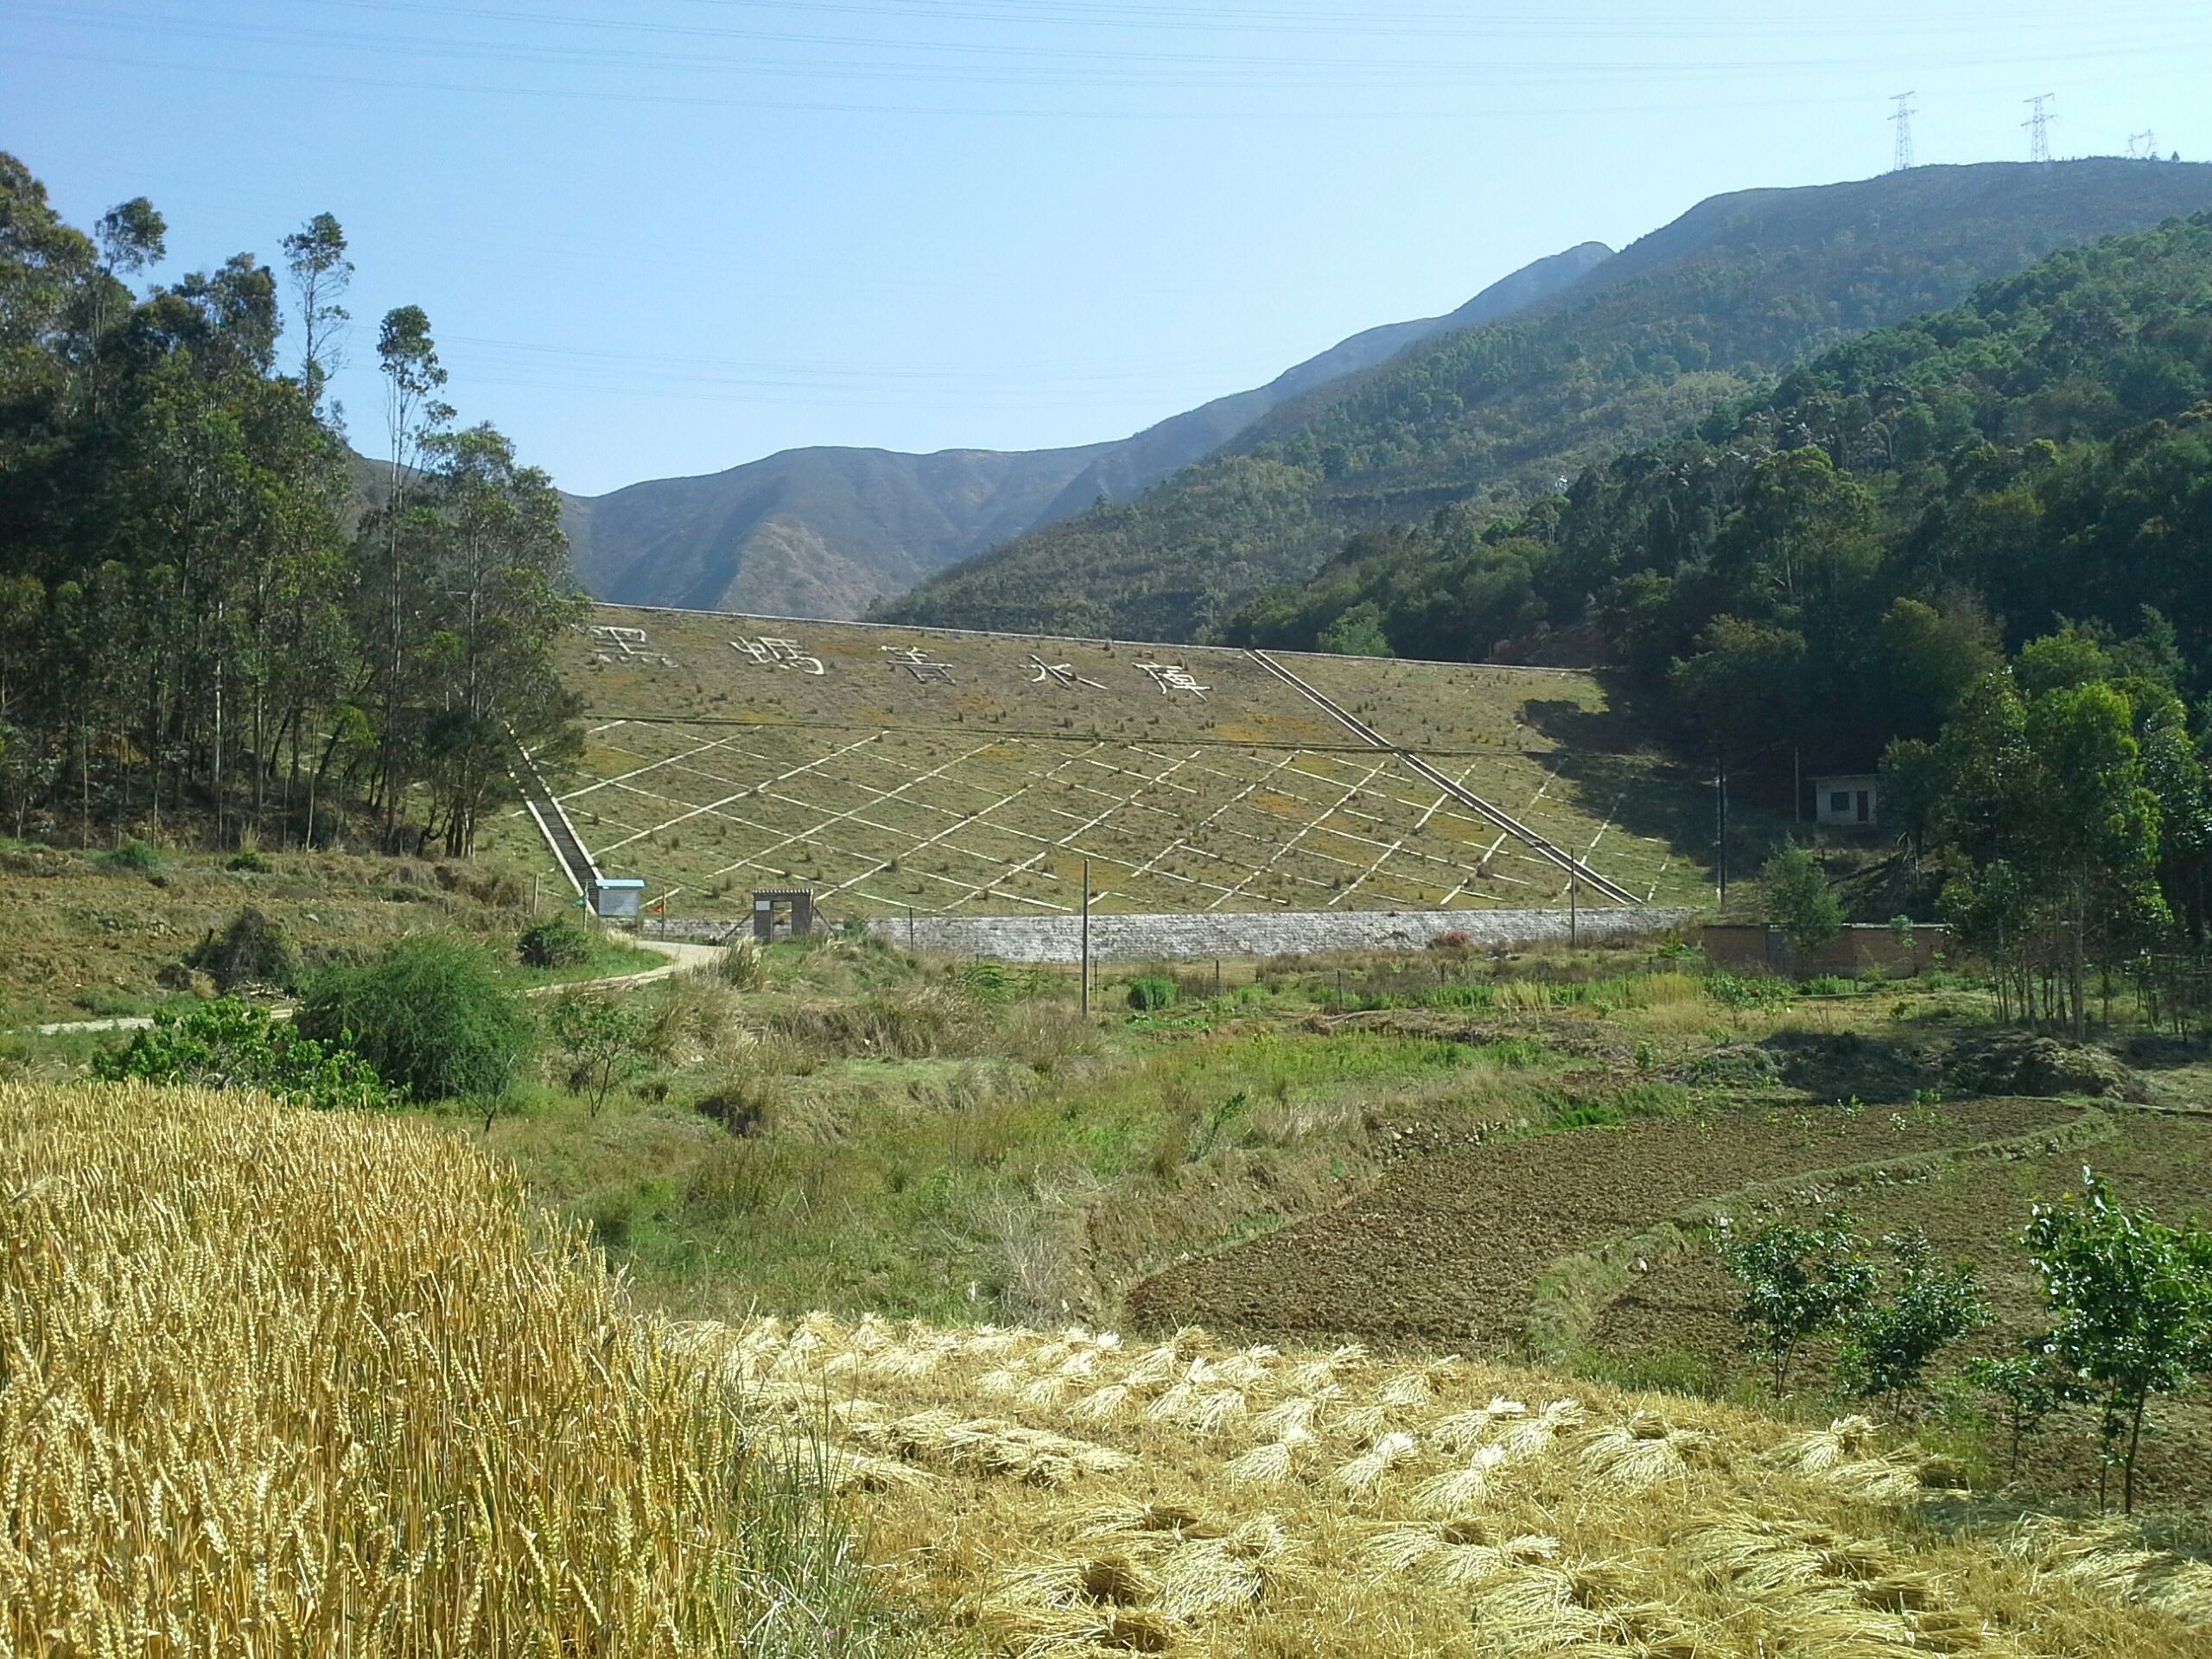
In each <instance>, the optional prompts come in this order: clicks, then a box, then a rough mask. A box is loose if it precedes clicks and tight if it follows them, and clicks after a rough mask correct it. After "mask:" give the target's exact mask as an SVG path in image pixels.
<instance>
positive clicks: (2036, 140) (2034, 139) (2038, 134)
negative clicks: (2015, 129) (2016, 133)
mask: <svg viewBox="0 0 2212 1659" xmlns="http://www.w3.org/2000/svg"><path fill="white" fill-rule="evenodd" d="M2057 96H2058V94H2057V93H2056V92H2037V94H2036V95H2035V96H2034V97H2033V98H2024V99H2021V100H2020V102H2022V103H2023V104H2025V105H2027V106H2028V109H2029V115H2028V118H2027V119H2026V120H2024V121H2023V122H2021V123H2020V124H2021V125H2022V126H2024V127H2025V128H2026V129H2027V130H2028V160H2029V161H2030V162H2047V161H2049V160H2050V124H2051V123H2052V122H2054V121H2056V120H2057V119H2058V118H2057V117H2056V116H2055V115H2053V114H2052V113H2051V112H2050V111H2049V110H2046V109H2045V108H2044V105H2046V104H2048V103H2050V101H2051V100H2052V99H2055V98H2056V97H2057Z"/></svg>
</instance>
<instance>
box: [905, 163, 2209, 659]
mask: <svg viewBox="0 0 2212 1659" xmlns="http://www.w3.org/2000/svg"><path fill="white" fill-rule="evenodd" d="M2207 206H2212V168H2203V167H2196V166H2177V165H2173V164H2171V163H2169V164H2164V165H2158V166H2153V165H2152V164H2149V163H2144V162H2136V163H2129V162H2065V163H2061V164H2058V165H2056V166H2051V167H2046V168H2029V167H2024V166H2013V165H2008V164H2004V163H1988V164H1985V165H1981V166H1976V167H1966V168H1919V169H1916V170H1914V171H1911V172H1907V173H1901V174H1891V175H1885V176H1884V177H1881V178H1878V179H1872V180H1867V181H1862V182H1859V183H1853V184H1843V185H1828V186H1821V187H1815V188H1804V189H1795V190H1762V191H1748V192H1744V193H1741V194H1736V195H1731V196H1722V197H1717V198H1714V199H1713V200H1710V201H1707V202H1706V203H1703V204H1701V205H1700V207H1697V208H1695V209H1694V210H1692V211H1691V212H1690V213H1687V214H1685V215H1684V216H1683V217H1682V218H1681V219H1678V220H1676V221H1675V223H1674V224H1672V225H1670V226H1667V227H1666V228H1665V229H1663V230H1661V231H1658V232H1654V233H1653V234H1652V235H1650V236H1648V237H1646V238H1643V240H1642V241H1640V242H1638V243H1637V244H1636V245H1633V246H1632V247H1630V248H1629V249H1628V250H1626V251H1624V252H1623V253H1622V254H1620V255H1618V257H1615V258H1613V259H1611V260H1609V261H1606V262H1605V264H1601V265H1599V267H1597V268H1596V269H1595V270H1592V272H1591V273H1590V274H1589V275H1588V276H1587V277H1584V278H1583V279H1582V280H1581V281H1580V282H1579V283H1575V284H1574V285H1573V286H1572V287H1569V288H1567V289H1564V290H1563V291H1561V292H1560V294H1558V295H1557V296H1554V298H1553V299H1551V300H1550V301H1548V302H1546V303H1545V304H1544V305H1542V306H1541V307H1540V308H1537V310H1536V311H1535V312H1533V313H1531V314H1527V315H1522V316H1519V317H1516V318H1512V319H1510V320H1507V321H1502V322H1497V323H1493V324H1491V325H1489V326H1487V327H1480V328H1474V329H1467V330H1463V331H1460V332H1458V333H1454V334H1448V335H1443V336H1439V337H1437V338H1434V339H1433V340H1427V341H1424V342H1422V343H1421V344H1420V345H1418V346H1414V348H1412V349H1410V350H1408V351H1407V352H1404V353H1402V354H1401V355H1400V356H1399V357H1397V358H1395V359H1393V360H1392V361H1391V362H1389V364H1387V365H1383V366H1382V367H1380V368H1377V369H1376V370H1373V371H1370V373H1369V375H1368V376H1367V377H1366V378H1364V379H1363V381H1360V382H1357V383H1354V384H1353V385H1351V386H1350V387H1349V388H1339V389H1337V390H1335V391H1332V393H1331V394H1330V396H1329V397H1328V398H1327V399H1326V400H1325V403H1324V404H1323V406H1321V407H1319V408H1318V409H1316V408H1314V407H1313V406H1311V405H1308V404H1301V403H1299V402H1296V401H1294V402H1293V403H1291V404H1286V405H1285V406H1284V407H1282V408H1281V409H1280V410H1275V411H1274V413H1272V414H1271V415H1270V416H1268V418H1267V419H1266V420H1264V421H1262V422H1261V423H1258V424H1257V425H1255V427H1254V428H1252V429H1249V431H1247V432H1246V433H1244V434H1243V435H1240V436H1239V437H1238V438H1237V440H1236V442H1234V444H1233V445H1232V446H1231V447H1230V450H1229V451H1228V452H1226V453H1224V454H1220V455H1217V456H1216V457H1214V458H1212V459H1211V460H1208V461H1205V462H1202V463H1200V464H1198V465H1197V466H1194V467H1190V468H1187V469H1185V471H1184V472H1182V473H1180V474H1177V475H1176V476H1175V477H1174V478H1173V479H1171V480H1168V481H1167V482H1166V483H1165V484H1163V485H1161V486H1159V487H1158V488H1157V489H1155V490H1154V491H1153V492H1151V493H1149V494H1147V495H1146V496H1145V497H1143V498H1142V499H1139V500H1137V501H1135V502H1131V503H1128V504H1123V505H1106V506H1101V507H1096V508H1094V509H1092V510H1091V511H1090V512H1085V513H1084V514H1083V515H1081V516H1080V517H1078V518H1075V519H1072V520H1071V521H1069V522H1068V523H1066V524H1060V525H1057V526H1054V527H1052V528H1050V529H1048V530H1046V531H1040V532H1038V533H1036V534H1033V535H1031V536H1028V537H1023V538H1021V539H1020V540H1017V541H1015V542H1014V543H1009V544H1008V545H1007V546H1006V547H1003V548H1000V549H997V550H994V551H992V552H990V553H988V554H985V555H983V556H981V557H979V558H977V559H975V560H972V561H970V562H969V563H967V564H964V565H962V566H959V567H957V568H956V569H953V570H952V571H950V572H948V573H946V574H945V575H943V576H941V577H938V578H937V579H936V580H935V581H933V582H929V583H926V584H925V585H924V586H923V587H922V588H918V589H917V590H916V591H915V592H914V593H912V594H909V595H907V596H906V598H904V599H901V600H899V601H893V602H891V603H889V604H887V605H886V606H883V607H879V610H878V612H877V614H878V615H880V616H881V617H882V618H884V619H886V620H903V621H914V622H928V621H933V622H941V623H956V624H959V625H962V626H991V627H1009V628H1027V629H1035V630H1038V631H1041V632H1083V633H1110V634H1116V635H1119V636H1122V637H1124V638H1136V639H1190V638H1192V637H1193V636H1194V635H1196V634H1198V632H1201V631H1203V630H1205V629H1206V628H1208V627H1211V626H1216V625H1217V624H1219V623H1221V622H1223V621H1224V620H1226V619H1227V618H1228V616H1229V615H1230V613H1231V612H1232V611H1233V610H1235V608H1236V607H1237V606H1238V605H1239V604H1240V603H1242V602H1243V601H1244V600H1245V599H1247V598H1249V597H1250V596H1251V595H1253V594H1255V592H1257V591H1258V590H1260V589H1262V588H1266V587H1268V586H1270V585H1273V584H1274V583H1277V582H1283V581H1285V580H1292V579H1298V578H1302V577H1304V576H1305V575H1306V574H1307V573H1308V572H1310V571H1311V570H1312V569H1313V568H1314V567H1315V566H1316V565H1317V564H1319V563H1320V562H1321V560H1322V559H1323V558H1325V557H1326V556H1328V555H1330V554H1331V553H1332V552H1334V551H1335V550H1337V549H1338V548H1339V547H1340V546H1341V545H1342V544H1343V543H1344V538H1345V537H1346V536H1347V535H1349V534H1351V532H1353V531H1358V530H1362V529H1366V528H1372V527H1375V526H1377V525H1380V524H1391V523H1396V522H1402V521H1408V520H1414V519H1425V518H1427V517H1428V516H1429V515H1430V514H1431V513H1432V512H1433V511H1434V509H1436V508H1437V507H1438V506H1440V505H1446V504H1450V503H1455V502H1461V501H1471V502H1479V503H1485V504H1488V506H1489V508H1490V510H1491V512H1502V511H1506V510H1509V509H1510V508H1512V507H1513V506H1515V505H1516V504H1519V503H1522V502H1526V501H1528V500H1529V499H1533V498H1535V496H1538V495H1540V494H1541V493H1547V492H1548V491H1550V490H1552V489H1554V488H1555V487H1557V484H1556V480H1560V479H1561V478H1568V477H1572V476H1573V475H1574V474H1576V473H1578V472H1580V470H1581V469H1582V468H1583V467H1586V466H1588V465H1591V464H1596V463H1602V462H1604V461H1607V460H1609V459H1610V458H1611V456H1613V455H1614V454H1618V452H1619V451H1620V450H1621V449H1622V448H1624V447H1625V446H1629V445H1633V444H1637V443H1639V442H1649V441H1650V440H1652V439H1655V438H1658V437H1660V436H1662V435H1666V434H1669V433H1671V432H1673V431H1675V430H1677V429H1680V428H1681V427H1682V426H1684V425H1686V424H1688V423H1692V422H1694V421H1697V420H1699V419H1700V418H1702V417H1703V416H1705V415H1706V414H1707V412H1708V411H1710V410H1713V409H1714V408H1716V407H1719V406H1723V405H1727V404H1733V403H1735V402H1737V401H1738V400H1740V399H1741V398H1742V397H1745V395H1746V394H1747V393H1749V392H1753V391H1757V390H1758V389H1759V388H1761V387H1763V386H1764V385H1765V384H1766V382H1767V381H1768V380H1769V378H1770V377H1772V376H1774V375H1776V374H1778V373H1780V372H1783V370H1785V369H1786V368H1787V367H1789V365H1791V364H1792V363H1794V362H1796V361H1797V360H1799V359H1802V358H1803V357H1805V356H1807V355H1808V354H1809V353H1814V352H1817V351H1819V350H1820V349H1821V348H1822V347H1824V346H1828V345H1830V344H1833V343H1834V342H1836V341H1838V340H1841V339H1843V338H1845V337H1847V336H1849V335H1852V334H1859V333H1862V332H1865V331H1866V330H1868V329H1872V328H1876V327H1883V326H1885V325H1888V324H1891V323H1895V322H1897V321H1900V320H1902V319H1903V318H1905V317H1908V316H1910V315H1914V314H1915V313H1916V312H1921V311H1926V310H1929V309H1934V308H1941V307H1944V306H1948V305H1951V304H1954V303H1955V302H1958V301H1959V300H1960V299H1961V298H1963V297H1964V296H1966V295H1967V293H1968V292H1969V291H1970V290H1971V289H1973V287H1974V284H1976V283H1979V282H1981V281H1983V280H1986V279H1987V278H1990V277H1998V276H2003V275H2006V274H2009V273H2011V272H2013V271H2016V270H2020V269H2021V268H2023V267H2024V266H2026V265H2028V264H2031V263H2033V262H2034V261H2035V260H2037V258H2039V257H2043V256H2044V255H2045V254H2048V253H2050V252H2051V251H2054V250H2055V249H2057V248H2060V247H2063V246H2066V245H2070V244H2075V243H2081V242H2086V241H2090V240H2094V238H2098V237H2100V236H2103V235H2107V234H2112V233H2115V232H2127V231H2133V230H2139V229H2141V228H2143V227H2145V226H2148V225H2152V224H2155V223H2157V222H2158V221H2159V220H2160V219H2164V218H2166V217H2168V216H2170V215H2171V214H2175V213H2190V212H2196V211H2200V210H2202V209H2203V208H2204V207H2207ZM1489 643H1490V642H1489V641H1488V640H1485V641H1484V642H1483V644H1484V645H1485V646H1487V645H1488V644H1489Z"/></svg>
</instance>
